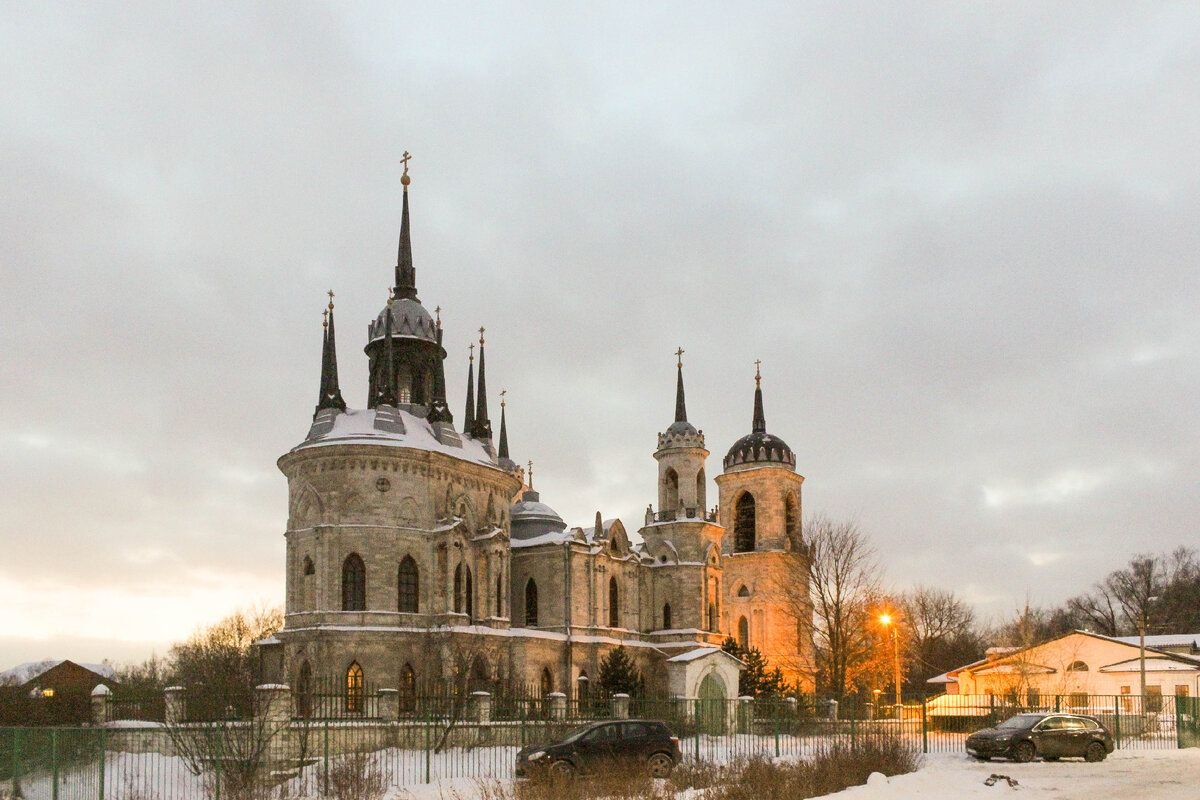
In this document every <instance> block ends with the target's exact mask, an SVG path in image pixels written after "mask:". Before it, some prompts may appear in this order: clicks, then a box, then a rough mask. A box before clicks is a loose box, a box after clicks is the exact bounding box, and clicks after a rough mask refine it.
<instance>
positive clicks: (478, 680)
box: [468, 655, 495, 692]
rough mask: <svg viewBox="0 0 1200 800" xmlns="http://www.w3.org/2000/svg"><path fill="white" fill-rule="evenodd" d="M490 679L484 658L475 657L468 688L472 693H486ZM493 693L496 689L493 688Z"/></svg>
mask: <svg viewBox="0 0 1200 800" xmlns="http://www.w3.org/2000/svg"><path fill="white" fill-rule="evenodd" d="M489 681H490V678H489V677H488V665H487V661H485V660H484V658H483V656H481V655H479V656H475V658H474V660H473V661H472V662H471V677H470V680H469V681H468V688H469V689H470V690H471V691H472V692H478V691H484V690H487V688H488V683H489ZM492 690H493V691H494V690H495V688H494V687H493V689H492Z"/></svg>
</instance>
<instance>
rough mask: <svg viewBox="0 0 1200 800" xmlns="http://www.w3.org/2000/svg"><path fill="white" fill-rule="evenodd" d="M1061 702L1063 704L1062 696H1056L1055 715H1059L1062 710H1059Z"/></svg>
mask: <svg viewBox="0 0 1200 800" xmlns="http://www.w3.org/2000/svg"><path fill="white" fill-rule="evenodd" d="M1061 702H1062V695H1061V694H1056V695H1054V711H1055V713H1058V712H1059V711H1060V710H1061V709H1060V708H1059V704H1060V703H1061Z"/></svg>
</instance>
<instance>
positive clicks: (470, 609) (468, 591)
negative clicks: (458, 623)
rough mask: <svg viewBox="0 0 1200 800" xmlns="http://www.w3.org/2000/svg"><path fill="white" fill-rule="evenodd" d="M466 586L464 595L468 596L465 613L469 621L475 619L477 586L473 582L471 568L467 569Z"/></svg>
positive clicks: (464, 608) (464, 604)
mask: <svg viewBox="0 0 1200 800" xmlns="http://www.w3.org/2000/svg"><path fill="white" fill-rule="evenodd" d="M465 571H466V577H467V580H466V586H464V587H463V593H464V594H465V595H466V597H465V598H464V602H463V612H464V613H465V614H466V615H467V618H468V619H474V618H475V585H474V584H473V583H472V582H471V568H470V567H466V570H465Z"/></svg>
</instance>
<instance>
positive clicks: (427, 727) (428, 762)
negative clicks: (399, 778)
mask: <svg viewBox="0 0 1200 800" xmlns="http://www.w3.org/2000/svg"><path fill="white" fill-rule="evenodd" d="M432 724H433V723H432V721H431V720H429V719H426V720H425V782H426V783H429V778H430V775H429V773H430V767H431V766H432V763H431V762H432V760H433V758H432V756H431V755H430V752H429V745H430V742H429V739H430V737H429V731H430V726H431V725H432Z"/></svg>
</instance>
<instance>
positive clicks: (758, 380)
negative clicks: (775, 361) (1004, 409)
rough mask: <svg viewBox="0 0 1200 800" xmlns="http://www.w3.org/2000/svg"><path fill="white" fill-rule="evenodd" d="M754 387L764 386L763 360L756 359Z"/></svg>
mask: <svg viewBox="0 0 1200 800" xmlns="http://www.w3.org/2000/svg"><path fill="white" fill-rule="evenodd" d="M754 385H755V386H762V360H761V359H756V360H755V361H754Z"/></svg>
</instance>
